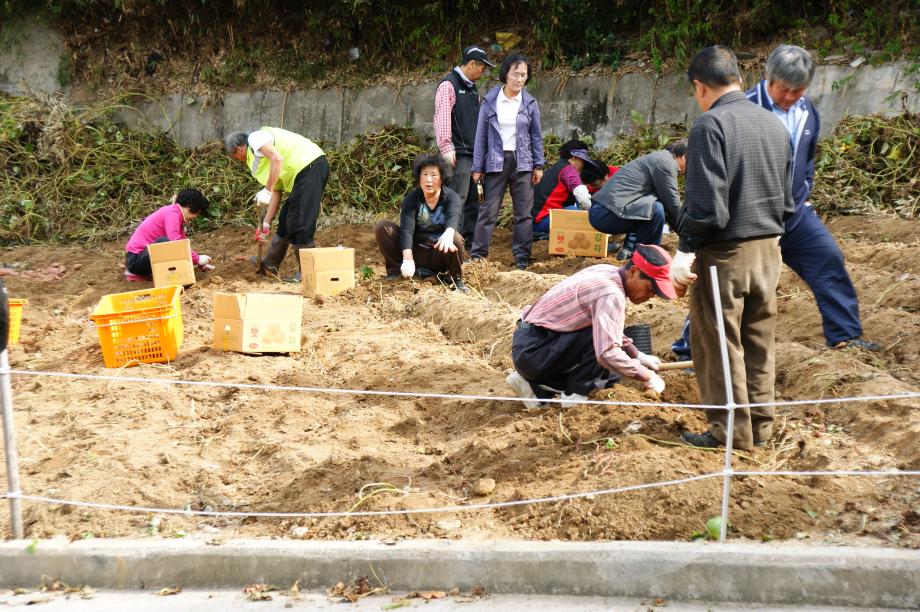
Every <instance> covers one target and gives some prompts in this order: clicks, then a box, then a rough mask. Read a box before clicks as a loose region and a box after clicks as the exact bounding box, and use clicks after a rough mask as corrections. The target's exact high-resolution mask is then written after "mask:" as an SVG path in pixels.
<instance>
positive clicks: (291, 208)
mask: <svg viewBox="0 0 920 612" xmlns="http://www.w3.org/2000/svg"><path fill="white" fill-rule="evenodd" d="M328 178H329V162H327V161H326V157H325V156H322V157H319V158H317V159H315V160H314V161H313V163H312V164H310V165H309V166H307V167H306V168H304V169H303V170H301V171H300V172H299V173H297V177H296V178H295V179H294V187H293V188H292V189H291V194H290V195H289V196H288V198H287V200H285V202H284V206H282V207H281V213H280V214H279V215H278V235H279V236H281V237H282V238H284V239H285V240H289V241H290V242H291V244H294V245H296V246H300V247H308V248H312V247H314V246H316V243H315V241H314V239H313V236H314V235H315V234H316V221H317V220H318V219H319V211H320V208H321V207H322V204H323V190H324V189H325V188H326V180H328Z"/></svg>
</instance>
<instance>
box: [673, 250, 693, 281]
mask: <svg viewBox="0 0 920 612" xmlns="http://www.w3.org/2000/svg"><path fill="white" fill-rule="evenodd" d="M695 259H696V253H684V252H683V251H677V253H676V254H675V255H674V259H673V260H672V261H671V282H672V283H674V284H675V285H680V286H681V287H686V286H687V285H689V284H690V283H692V282H693V281H694V280H696V274H694V273H693V272H691V271H690V267H691V266H692V265H693V261H694V260H695Z"/></svg>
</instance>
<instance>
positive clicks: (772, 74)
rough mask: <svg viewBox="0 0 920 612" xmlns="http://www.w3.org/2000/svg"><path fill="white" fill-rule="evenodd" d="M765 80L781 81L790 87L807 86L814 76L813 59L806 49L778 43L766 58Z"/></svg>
mask: <svg viewBox="0 0 920 612" xmlns="http://www.w3.org/2000/svg"><path fill="white" fill-rule="evenodd" d="M765 72H766V73H767V81H770V82H773V81H782V82H783V83H785V84H786V85H789V86H790V87H794V88H799V87H808V86H809V85H810V84H811V79H812V77H814V76H815V61H814V60H813V59H811V55H809V54H808V51H806V50H805V49H803V48H802V47H797V46H795V45H780V46H778V47H777V48H775V49H773V52H772V53H770V57H768V58H767V66H766V68H765Z"/></svg>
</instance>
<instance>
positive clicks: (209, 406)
mask: <svg viewBox="0 0 920 612" xmlns="http://www.w3.org/2000/svg"><path fill="white" fill-rule="evenodd" d="M831 227H832V229H833V231H834V232H835V234H836V235H837V236H838V238H839V240H840V241H841V243H842V244H843V246H844V249H845V251H846V254H847V258H848V261H849V267H850V270H851V274H852V275H853V278H854V282H855V283H856V286H857V289H858V291H859V295H860V298H861V306H862V313H863V321H864V326H865V328H866V336H867V337H868V338H870V339H873V340H876V341H878V342H880V343H882V345H883V346H884V347H885V348H886V350H885V351H884V352H883V353H879V354H870V353H866V352H861V351H857V350H850V349H848V350H829V349H827V348H825V347H824V342H823V337H822V335H821V326H820V319H819V315H818V311H817V309H816V307H815V304H814V301H813V299H812V298H811V296H810V294H809V292H808V290H807V287H805V285H804V284H803V283H802V282H801V281H799V280H798V279H797V278H796V277H795V276H794V275H793V274H792V273H791V272H790V271H789V270H788V269H787V270H784V272H783V275H782V279H781V282H780V287H779V295H780V320H779V326H778V345H777V374H778V376H777V393H778V396H779V397H781V398H785V399H805V398H807V399H811V398H828V397H843V396H853V395H866V394H890V393H897V392H904V391H918V390H920V371H918V368H917V365H918V354H920V250H918V244H920V242H918V238H917V235H918V230H920V223H918V222H906V221H891V220H879V219H868V218H859V217H849V218H840V219H836V220H834V221H833V222H832V223H831ZM249 235H250V231H249V230H248V229H233V228H226V229H223V230H221V231H218V232H215V233H213V234H208V235H198V236H194V237H193V244H195V245H196V247H197V248H199V250H201V251H203V252H206V253H209V254H212V255H213V256H214V257H215V259H216V262H215V263H216V264H217V266H218V268H217V270H216V271H215V272H213V273H211V274H210V275H208V276H207V277H206V278H204V279H203V280H201V281H200V282H199V283H198V284H197V285H196V286H194V287H191V288H190V289H189V290H188V291H187V292H186V294H185V296H184V297H183V301H182V314H183V319H184V324H185V343H184V346H183V348H182V351H181V353H180V357H179V358H178V359H177V360H176V361H175V362H174V363H171V364H169V365H165V364H164V365H145V366H141V367H138V368H130V369H124V370H107V369H105V368H104V367H103V366H102V357H101V353H100V350H99V346H98V341H97V336H96V331H95V329H94V327H93V326H92V325H91V324H90V323H89V321H88V318H87V315H88V314H89V312H90V311H91V310H92V308H93V306H94V305H95V304H96V302H97V301H98V300H99V298H100V296H102V295H104V294H107V293H116V292H121V291H129V290H134V289H138V288H141V287H139V286H137V285H136V284H134V283H127V282H124V281H123V280H122V279H121V269H120V267H119V264H120V263H121V262H122V260H123V257H122V251H121V247H122V245H121V244H112V245H107V246H106V247H105V248H100V249H82V248H72V249H65V248H41V247H23V248H15V249H8V250H5V251H3V252H2V262H3V264H4V265H7V266H9V265H12V264H18V265H19V266H20V268H19V269H20V270H23V269H39V268H45V267H47V266H48V265H50V264H51V263H53V262H61V263H63V264H64V265H66V266H68V268H67V270H68V272H67V273H66V274H65V275H64V278H63V279H62V280H59V281H47V282H46V281H40V280H34V279H28V278H24V277H23V276H21V275H20V276H15V277H10V278H8V279H6V280H7V281H8V282H7V285H8V287H9V290H10V295H11V296H13V297H22V298H28V300H29V306H28V308H27V311H26V315H25V320H24V325H23V330H22V343H21V344H20V345H18V346H14V347H13V348H12V350H11V361H12V364H13V367H14V368H20V369H30V370H49V371H60V372H81V373H97V374H118V373H121V374H122V375H125V376H144V377H178V378H184V379H190V380H221V381H230V382H257V383H268V384H278V385H309V386H328V387H343V388H356V389H381V390H412V391H425V392H441V393H468V394H482V395H493V396H495V395H499V396H501V395H507V394H508V393H509V390H508V389H506V386H505V384H504V377H505V374H506V370H507V368H509V367H510V365H511V361H510V350H509V347H510V338H511V332H512V328H513V324H514V321H515V320H516V318H517V313H518V309H519V308H520V307H521V306H523V305H524V304H526V303H528V302H529V300H531V299H533V298H534V297H535V296H537V295H538V294H539V293H541V292H542V291H543V290H544V289H546V288H547V287H549V286H551V285H552V284H553V283H554V282H555V281H556V280H558V279H559V278H561V276H560V275H563V274H570V273H572V272H573V271H575V270H577V269H580V268H582V267H584V266H588V265H592V264H594V263H596V261H595V260H587V259H581V258H567V259H558V258H551V257H550V256H548V255H546V254H545V248H546V243H545V242H543V243H537V245H536V248H535V259H536V262H535V264H534V265H533V266H532V268H531V269H530V270H528V271H526V272H519V271H516V270H511V269H510V264H511V262H512V259H511V254H510V249H509V244H508V243H509V235H508V234H507V232H499V233H498V234H497V236H496V248H495V250H494V252H493V258H492V260H491V261H490V262H487V263H477V264H470V265H468V266H467V273H466V276H467V282H468V283H469V285H470V286H471V287H472V288H473V289H474V291H473V293H471V294H470V295H458V294H455V293H451V292H450V291H448V290H446V289H444V288H441V287H437V286H433V285H430V284H427V283H424V282H409V281H400V282H396V283H389V282H386V281H383V282H381V280H380V279H379V275H382V273H383V265H382V258H381V257H380V255H379V254H378V253H377V251H376V247H375V245H374V243H373V238H372V234H371V231H370V228H368V227H358V226H342V227H336V228H333V229H330V230H326V231H324V232H322V233H321V234H320V236H319V244H320V245H322V246H331V245H335V244H345V245H348V246H353V247H355V248H356V249H357V263H358V266H359V267H360V265H361V264H365V263H367V264H369V265H371V266H372V267H373V268H374V270H375V272H376V273H377V274H378V278H377V279H374V280H363V281H359V284H358V287H356V288H355V289H354V290H352V291H350V292H348V293H347V294H344V295H342V296H339V297H335V298H326V299H324V300H322V301H316V302H311V301H308V302H307V303H306V306H305V308H304V331H303V351H302V352H301V353H299V354H292V355H290V356H246V355H241V354H236V353H225V352H220V351H215V350H212V349H211V348H210V342H211V334H212V330H211V305H212V294H213V293H214V292H217V291H232V292H245V291H258V292H296V291H297V290H298V287H296V286H293V285H283V284H280V283H277V282H273V281H270V280H268V279H264V278H262V277H259V276H257V275H255V274H254V272H253V270H252V269H251V266H250V265H249V264H248V263H246V262H240V261H237V260H236V259H235V256H238V255H248V254H251V253H252V252H253V250H254V249H253V246H252V243H251V242H250V241H249V240H248V238H249ZM672 241H673V238H672ZM666 246H669V247H670V248H671V249H672V250H673V247H674V244H673V242H668V243H666ZM74 264H82V269H80V270H78V271H72V266H73V265H74ZM287 265H288V266H291V265H292V261H291V260H290V259H289V260H288V262H287ZM685 309H686V300H685V299H684V300H679V301H678V302H676V303H673V304H665V303H662V302H661V301H658V300H653V301H652V302H651V303H649V304H646V305H642V306H633V307H631V308H630V310H629V316H628V320H629V322H645V323H649V324H651V325H652V327H653V341H654V350H655V352H656V353H657V354H658V355H660V356H662V357H666V358H668V359H671V358H673V356H672V355H671V354H670V352H669V346H670V343H671V340H672V339H673V338H674V337H676V336H677V334H678V331H679V329H680V325H681V323H682V321H683V318H684V315H685ZM664 377H665V380H666V381H667V383H668V388H667V390H666V392H665V394H664V398H663V399H664V400H665V401H669V402H696V401H698V397H697V392H696V384H695V379H694V378H693V377H692V376H691V375H688V374H686V373H682V372H676V373H666V374H665V375H664ZM14 394H15V407H16V423H17V427H18V430H17V443H18V445H19V450H20V466H21V475H22V480H23V490H24V491H25V492H27V493H30V494H35V495H48V496H52V497H58V498H68V499H77V500H92V501H99V502H108V503H116V504H131V505H145V506H154V507H170V508H183V507H189V508H192V509H205V508H208V509H214V510H237V511H329V510H349V509H351V508H359V509H378V510H379V509H387V508H421V507H429V506H443V505H452V504H457V503H464V502H482V501H502V500H512V499H521V498H530V497H539V496H545V495H553V494H559V493H567V492H577V491H588V490H594V489H603V488H608V487H616V486H621V485H629V484H637V483H645V482H654V481H664V480H670V479H677V478H683V477H687V476H692V475H696V474H702V473H708V472H715V471H719V470H720V469H721V467H722V454H720V453H713V452H707V451H703V450H697V449H691V448H688V447H685V446H681V445H675V444H673V443H674V442H675V441H677V440H678V435H679V433H680V431H681V430H682V429H684V428H690V429H697V430H699V429H702V428H703V427H704V425H705V423H704V420H703V418H702V415H701V414H700V413H699V412H697V411H693V410H661V409H649V408H640V409H635V408H632V409H627V408H616V407H606V406H604V407H598V406H587V405H583V406H578V407H575V408H571V409H569V410H566V411H564V412H561V413H560V410H559V408H558V407H548V408H543V409H539V410H534V411H525V410H523V409H522V407H521V406H520V405H519V404H517V403H511V402H500V401H471V400H464V401H458V400H434V399H412V398H398V397H386V398H381V397H355V396H347V395H313V394H305V393H294V392H269V391H261V390H228V389H218V388H206V387H177V386H163V385H140V384H134V383H122V382H110V381H76V380H63V379H51V378H35V377H25V376H19V377H15V378H14ZM608 396H609V397H611V398H614V399H621V400H639V401H645V400H646V399H647V398H646V397H645V396H644V395H643V394H642V393H641V392H640V390H639V389H638V388H634V387H628V386H617V387H615V388H614V389H612V390H609V391H605V392H603V394H602V395H601V397H608ZM918 406H920V401H917V400H911V401H901V402H873V403H847V404H823V405H811V406H806V407H795V408H792V409H784V410H782V411H781V413H780V415H779V418H778V421H777V429H778V435H777V436H776V437H775V439H774V441H773V443H772V444H771V445H770V446H769V447H768V448H765V449H758V450H756V451H754V452H752V453H740V454H739V455H738V456H737V458H736V465H737V466H738V467H739V468H740V469H758V468H763V469H788V470H809V469H820V470H824V469H893V468H902V469H920V412H918V410H917V408H918ZM2 469H3V468H2V467H0V471H2ZM0 477H2V478H3V479H4V480H3V482H4V483H5V474H2V475H0ZM481 478H491V479H494V481H495V483H496V485H495V489H494V490H493V491H491V492H489V493H488V494H486V495H480V496H477V495H476V494H475V492H474V485H475V484H476V483H477V481H478V480H479V479H481ZM380 483H388V485H389V486H387V485H382V484H380ZM720 492H721V482H720V481H719V480H706V481H701V482H695V483H691V484H686V485H681V486H677V487H670V488H663V489H653V490H648V491H640V492H632V493H628V494H621V495H609V496H597V497H594V498H591V499H582V500H577V501H571V502H564V503H554V504H547V505H533V506H521V507H515V508H511V509H504V510H488V511H474V512H467V513H458V514H424V515H416V516H409V517H388V518H383V519H381V518H360V519H352V518H349V519H344V520H338V519H336V520H332V519H324V520H298V521H290V520H283V519H265V520H252V519H246V520H237V519H234V520H225V519H213V518H189V517H174V516H164V517H161V520H160V522H159V525H158V527H157V528H151V527H150V523H151V516H150V515H146V514H131V513H119V512H108V511H99V510H87V509H79V508H74V507H68V506H63V507H61V506H48V505H40V504H35V503H30V502H26V503H25V516H26V524H27V534H28V535H29V536H30V537H50V536H54V535H65V536H67V537H70V538H74V539H76V538H81V537H88V535H87V534H92V535H93V536H95V537H138V536H143V535H146V534H149V533H151V532H158V533H159V535H160V536H163V537H172V536H186V535H187V536H188V537H201V538H209V539H210V538H218V539H223V538H229V537H233V536H271V537H305V538H330V539H362V538H403V537H406V538H409V537H433V536H446V537H463V538H475V539H491V538H501V537H514V538H537V539H565V540H582V539H585V540H595V539H599V540H606V539H665V540H668V539H675V540H685V539H687V538H690V537H691V535H692V534H693V533H694V532H700V531H703V530H704V527H703V526H704V523H705V521H706V520H707V519H708V518H709V517H711V516H714V515H716V514H717V513H718V509H719V499H720ZM362 493H363V494H364V496H365V498H363V501H362V498H361V497H359V496H360V494H362ZM368 494H372V495H371V496H370V497H366V496H367V495H368ZM732 494H733V497H732V505H731V527H732V529H731V535H732V536H733V537H740V538H750V539H754V540H760V539H764V540H766V539H771V538H775V539H787V538H788V539H792V538H800V539H801V538H810V540H811V541H813V542H848V543H852V542H869V543H873V544H884V545H894V546H908V547H920V480H918V479H916V478H904V477H901V478H885V479H870V478H836V479H832V478H827V477H821V478H798V479H796V478H777V477H772V478H766V477H764V478H760V477H758V478H746V479H736V480H735V481H734V482H733V485H732ZM4 506H5V504H4ZM8 527H9V526H8V516H7V513H6V509H5V507H4V508H3V510H2V511H0V532H2V533H3V534H4V535H6V534H8V533H9V532H8ZM303 527H306V529H303ZM298 528H299V529H298Z"/></svg>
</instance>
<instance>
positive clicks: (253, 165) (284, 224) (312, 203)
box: [224, 127, 329, 281]
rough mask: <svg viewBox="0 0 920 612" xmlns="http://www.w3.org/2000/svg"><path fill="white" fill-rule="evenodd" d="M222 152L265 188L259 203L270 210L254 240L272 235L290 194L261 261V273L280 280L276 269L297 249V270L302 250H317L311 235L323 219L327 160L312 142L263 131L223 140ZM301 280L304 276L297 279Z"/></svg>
mask: <svg viewBox="0 0 920 612" xmlns="http://www.w3.org/2000/svg"><path fill="white" fill-rule="evenodd" d="M224 149H225V150H226V151H227V153H228V154H229V155H230V157H232V158H233V159H235V160H237V161H240V162H243V163H245V164H246V167H247V168H249V171H250V172H251V173H252V176H253V177H255V179H256V180H257V181H259V184H261V185H262V186H263V187H264V188H263V189H262V191H260V192H259V193H257V194H256V196H255V200H256V201H257V202H258V203H259V204H261V205H267V206H268V209H267V210H266V211H265V216H264V217H263V218H262V224H261V225H260V226H259V228H258V229H257V230H256V239H257V240H260V241H264V240H266V239H267V238H268V235H269V234H270V233H271V224H272V220H273V219H274V218H275V214H276V213H277V212H278V205H279V204H280V202H281V194H282V193H286V194H288V198H287V200H286V201H285V202H284V206H282V207H281V214H280V215H279V216H278V229H277V230H276V232H275V234H274V235H273V236H272V239H271V243H270V244H269V247H268V250H267V251H266V253H265V258H264V259H263V260H262V263H261V266H260V268H259V272H261V273H263V274H278V268H279V266H280V265H281V262H282V261H283V260H284V256H285V255H286V254H287V251H288V246H290V245H292V244H293V245H294V251H295V255H297V265H298V268H299V266H300V257H299V253H298V251H299V250H300V249H306V248H312V247H314V246H315V243H314V240H313V234H314V233H315V232H316V221H317V219H318V218H319V210H320V204H321V203H322V199H323V189H324V188H325V187H326V179H328V178H329V163H328V162H327V161H326V154H325V153H323V150H322V149H321V148H319V146H317V145H316V144H315V143H314V142H313V141H312V140H310V139H309V138H304V137H303V136H301V135H300V134H295V133H294V132H289V131H287V130H283V129H281V128H275V127H262V128H259V129H258V130H256V131H255V132H250V133H246V132H233V133H232V134H229V135H227V137H226V138H224ZM294 280H296V281H299V280H300V273H299V272H298V273H297V275H296V276H295V277H294Z"/></svg>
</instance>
